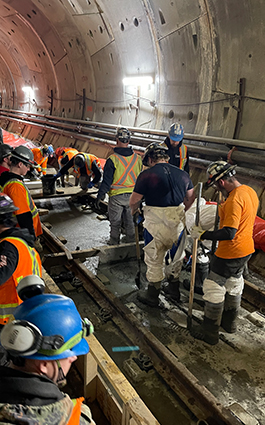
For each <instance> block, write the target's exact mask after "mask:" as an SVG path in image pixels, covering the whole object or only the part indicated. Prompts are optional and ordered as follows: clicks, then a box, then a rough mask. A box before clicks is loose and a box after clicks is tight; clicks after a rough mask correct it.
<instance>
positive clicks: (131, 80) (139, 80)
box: [122, 75, 153, 87]
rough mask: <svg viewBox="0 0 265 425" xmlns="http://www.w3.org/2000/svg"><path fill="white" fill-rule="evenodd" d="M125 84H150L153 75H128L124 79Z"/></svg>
mask: <svg viewBox="0 0 265 425" xmlns="http://www.w3.org/2000/svg"><path fill="white" fill-rule="evenodd" d="M122 82H123V85H124V86H138V87H139V86H148V85H149V84H152V83H153V77H151V76H150V75H149V76H144V77H138V76H137V77H126V78H123V80H122Z"/></svg>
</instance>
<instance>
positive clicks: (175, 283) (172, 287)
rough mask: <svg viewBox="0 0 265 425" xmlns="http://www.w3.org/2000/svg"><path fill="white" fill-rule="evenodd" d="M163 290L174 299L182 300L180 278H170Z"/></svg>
mask: <svg viewBox="0 0 265 425" xmlns="http://www.w3.org/2000/svg"><path fill="white" fill-rule="evenodd" d="M163 291H164V293H165V294H166V295H168V296H169V297H170V298H172V299H173V300H174V301H177V302H179V301H180V292H179V280H178V278H176V279H174V277H173V276H172V277H170V278H168V285H167V286H164V287H163Z"/></svg>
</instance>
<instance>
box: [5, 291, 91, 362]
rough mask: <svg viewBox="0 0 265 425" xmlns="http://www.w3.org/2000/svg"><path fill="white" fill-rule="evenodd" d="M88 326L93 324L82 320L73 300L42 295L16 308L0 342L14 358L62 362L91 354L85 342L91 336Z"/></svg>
mask: <svg viewBox="0 0 265 425" xmlns="http://www.w3.org/2000/svg"><path fill="white" fill-rule="evenodd" d="M11 317H12V316H11ZM12 319H14V320H12ZM89 326H92V325H91V323H90V322H89V321H88V320H87V319H84V320H82V318H81V316H80V314H79V312H78V311H77V308H76V306H75V304H74V302H73V300H72V299H70V298H68V297H65V296H62V295H55V294H42V295H37V296H35V297H32V298H29V299H27V300H26V301H24V302H23V303H22V304H20V305H19V306H18V307H17V308H16V309H15V311H14V317H12V318H11V320H9V322H8V323H7V324H6V325H5V326H4V328H3V331H4V332H3V331H2V332H1V334H0V339H1V344H2V346H3V347H4V348H5V349H6V350H7V351H8V352H9V353H10V354H11V355H13V356H18V357H23V358H28V359H37V360H59V359H65V358H67V357H72V356H80V355H83V354H87V353H88V352H89V346H88V343H87V341H86V339H85V336H86V335H88V334H89V333H91V332H90V330H91V327H90V328H89Z"/></svg>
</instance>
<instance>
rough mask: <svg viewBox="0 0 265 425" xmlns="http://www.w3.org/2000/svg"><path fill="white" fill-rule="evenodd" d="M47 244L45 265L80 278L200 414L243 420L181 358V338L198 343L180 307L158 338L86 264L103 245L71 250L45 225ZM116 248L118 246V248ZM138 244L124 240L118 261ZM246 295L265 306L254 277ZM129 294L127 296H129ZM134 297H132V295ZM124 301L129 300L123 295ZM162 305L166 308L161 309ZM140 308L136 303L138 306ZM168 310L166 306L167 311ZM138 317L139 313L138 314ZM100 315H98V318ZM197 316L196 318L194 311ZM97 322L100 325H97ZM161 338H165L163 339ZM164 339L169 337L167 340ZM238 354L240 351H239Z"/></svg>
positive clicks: (105, 316)
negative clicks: (173, 337) (181, 319)
mask: <svg viewBox="0 0 265 425" xmlns="http://www.w3.org/2000/svg"><path fill="white" fill-rule="evenodd" d="M43 231H44V239H45V245H46V246H47V247H48V249H49V250H51V251H52V252H53V254H48V255H46V256H45V258H44V263H43V264H44V267H45V268H47V269H51V267H52V266H53V265H55V264H56V265H57V266H58V265H59V264H62V265H64V266H66V267H67V269H68V270H70V271H71V272H73V273H74V275H75V276H76V277H77V278H79V279H80V281H81V282H82V288H83V289H84V290H85V292H86V294H87V296H88V297H90V298H92V299H93V302H94V303H95V305H96V306H97V307H96V313H95V315H96V316H97V318H98V317H100V320H101V321H103V322H108V321H111V322H112V323H113V324H114V325H115V327H116V328H117V329H119V332H120V333H121V334H122V335H123V336H124V338H125V339H126V340H127V341H128V344H129V345H133V346H139V347H140V350H141V353H143V354H142V356H146V357H144V358H145V359H146V358H148V359H150V362H151V365H152V367H154V369H155V371H156V373H157V374H159V376H160V377H161V378H162V380H163V381H164V382H165V383H166V384H167V385H168V386H169V388H170V389H171V390H172V391H173V392H174V393H175V394H176V395H177V397H179V398H180V400H182V402H183V403H184V404H185V406H187V408H188V409H189V410H190V412H192V414H193V415H194V416H195V417H196V418H198V419H199V420H204V421H206V422H207V423H209V424H231V425H232V424H239V423H241V422H240V420H239V419H238V417H237V416H236V415H235V412H234V410H233V408H231V409H230V408H227V407H225V406H224V405H223V404H222V403H221V402H220V400H219V399H218V398H216V397H215V396H214V394H213V393H212V392H211V391H210V390H209V389H208V388H206V386H205V385H203V384H202V381H201V379H200V378H199V379H198V378H197V377H196V376H195V375H194V374H193V373H192V372H191V371H190V370H189V369H188V368H187V367H186V366H185V365H184V363H182V362H181V361H180V360H179V359H181V352H179V351H178V350H179V347H180V344H179V343H178V338H181V341H182V340H183V339H185V338H186V339H188V340H189V341H188V346H191V347H192V346H193V349H194V348H195V349H196V346H197V343H194V341H192V340H193V339H192V338H191V337H190V336H188V335H187V334H188V332H187V330H185V327H181V326H179V325H178V323H176V322H175V321H174V320H173V319H172V318H174V314H175V315H176V312H174V311H173V312H172V311H169V314H168V312H166V313H165V317H166V320H165V322H166V323H167V325H166V328H167V329H166V330H165V332H164V335H162V338H158V337H157V336H155V335H154V333H152V332H151V331H150V330H149V329H148V327H146V326H144V325H143V320H142V319H141V314H140V315H139V314H136V313H135V311H133V310H134V309H130V308H129V307H130V305H131V304H133V305H134V303H130V302H129V301H130V300H129V301H128V300H127V301H128V302H127V305H125V304H124V299H123V297H122V299H120V298H118V297H116V296H115V295H114V294H113V293H112V292H111V291H110V290H109V289H107V287H106V286H105V285H104V284H103V283H102V282H101V280H100V279H99V278H98V277H97V276H95V275H94V274H93V273H91V272H90V271H89V270H88V269H87V268H86V267H85V265H84V264H83V262H84V261H85V259H87V258H89V257H94V256H95V255H97V254H98V253H99V251H100V250H101V249H102V247H101V248H98V249H97V248H93V249H90V250H86V251H72V252H71V251H69V250H68V249H67V248H66V247H65V245H64V244H63V243H62V242H61V241H60V239H58V238H57V237H56V236H55V235H53V233H52V232H51V231H50V230H49V229H48V228H47V227H46V226H44V225H43ZM117 249H118V248H117ZM112 250H113V248H111V247H108V248H106V247H105V248H104V255H105V256H106V257H107V258H108V259H109V260H110V262H111V259H112V256H113V254H112ZM134 251H135V247H134V246H131V245H130V244H127V245H124V246H123V248H122V250H120V251H119V252H117V251H116V255H115V256H116V257H117V258H119V260H120V261H125V260H128V258H130V257H133V255H134ZM244 293H245V298H246V299H247V298H248V297H251V299H250V303H251V305H252V306H253V305H254V306H256V308H257V309H261V308H264V305H265V303H264V300H265V294H264V291H262V290H261V289H259V288H257V287H255V285H253V284H251V283H250V282H246V290H245V292H244ZM70 296H71V295H70ZM125 298H126V297H125ZM129 298H130V297H129ZM125 302H126V301H125ZM128 306H129V307H128ZM162 310H163V309H162ZM186 310H187V308H186V307H185V303H184V305H183V306H182V312H183V313H184V315H185V314H186ZM136 311H137V308H136ZM163 314H164V312H163ZM139 317H140V319H139ZM96 320H97V319H96ZM194 320H198V317H197V316H196V315H195V316H194ZM96 328H97V326H96ZM168 333H169V334H172V333H175V334H177V336H178V337H177V346H176V345H175V344H172V343H168V342H167V341H165V339H167V336H168V335H167V334H168ZM160 339H161V340H162V341H161V340H160ZM221 339H223V342H224V343H225V346H227V347H228V348H226V350H232V351H233V356H235V355H237V353H238V352H239V353H240V349H239V347H238V345H237V344H235V343H234V342H233V340H231V339H230V340H229V338H227V337H226V336H225V335H221ZM165 342H166V343H165ZM238 355H239V354H238Z"/></svg>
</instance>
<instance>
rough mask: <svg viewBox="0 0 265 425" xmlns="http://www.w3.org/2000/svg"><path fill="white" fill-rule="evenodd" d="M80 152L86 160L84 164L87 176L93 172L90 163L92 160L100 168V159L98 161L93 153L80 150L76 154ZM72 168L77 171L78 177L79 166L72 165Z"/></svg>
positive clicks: (78, 175)
mask: <svg viewBox="0 0 265 425" xmlns="http://www.w3.org/2000/svg"><path fill="white" fill-rule="evenodd" d="M80 154H81V155H83V156H84V157H85V161H86V162H85V164H86V173H87V175H88V176H91V174H93V171H92V163H93V161H96V163H97V165H98V167H99V169H101V165H100V161H99V159H98V158H97V157H96V156H95V155H92V154H90V153H84V152H80V153H78V154H77V155H80ZM75 156H76V155H75ZM74 168H75V170H76V172H77V177H80V168H79V167H74Z"/></svg>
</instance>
